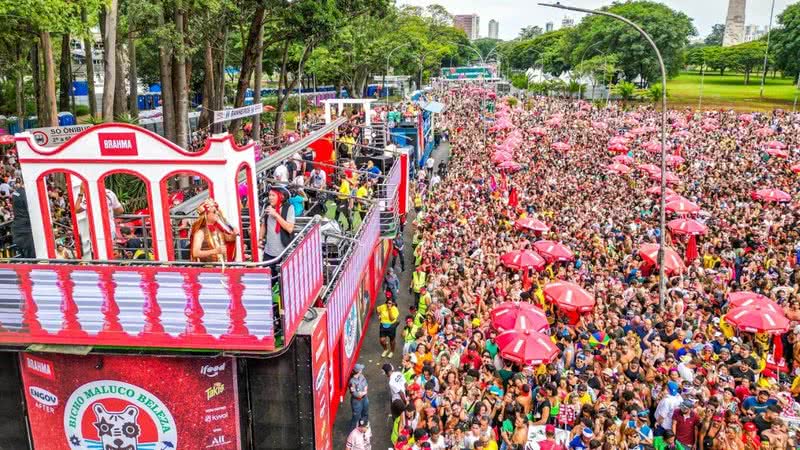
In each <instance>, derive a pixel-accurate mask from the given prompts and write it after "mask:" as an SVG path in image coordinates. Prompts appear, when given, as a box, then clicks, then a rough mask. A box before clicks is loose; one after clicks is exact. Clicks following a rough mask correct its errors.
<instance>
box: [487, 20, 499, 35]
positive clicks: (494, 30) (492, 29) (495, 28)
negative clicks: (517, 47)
mask: <svg viewBox="0 0 800 450" xmlns="http://www.w3.org/2000/svg"><path fill="white" fill-rule="evenodd" d="M499 31H500V22H498V21H496V20H494V19H492V20H490V21H489V39H497V35H498V33H499Z"/></svg>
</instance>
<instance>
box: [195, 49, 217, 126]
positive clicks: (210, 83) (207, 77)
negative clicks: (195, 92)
mask: <svg viewBox="0 0 800 450" xmlns="http://www.w3.org/2000/svg"><path fill="white" fill-rule="evenodd" d="M204 45H205V48H204V51H203V74H204V76H203V109H202V110H201V111H200V120H199V122H198V127H199V128H205V127H207V126H208V124H210V123H211V120H213V118H214V115H213V113H212V109H213V108H214V102H215V99H214V88H215V86H216V84H215V83H214V51H213V49H212V48H211V38H210V37H209V38H207V39H206V41H205V43H204Z"/></svg>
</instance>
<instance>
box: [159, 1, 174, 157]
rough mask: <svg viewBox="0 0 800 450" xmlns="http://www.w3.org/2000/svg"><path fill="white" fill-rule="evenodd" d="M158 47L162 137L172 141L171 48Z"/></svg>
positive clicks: (161, 14) (161, 21)
mask: <svg viewBox="0 0 800 450" xmlns="http://www.w3.org/2000/svg"><path fill="white" fill-rule="evenodd" d="M164 3H165V2H164V1H162V2H161V11H160V12H159V14H158V26H159V28H161V27H163V26H164V17H165V16H166V8H165V5H164ZM162 44H165V45H162V46H160V47H159V48H158V62H159V68H160V71H161V117H162V125H163V128H164V137H165V138H167V139H168V140H170V141H172V142H176V140H175V97H174V96H173V94H172V48H171V47H168V46H167V45H166V43H162Z"/></svg>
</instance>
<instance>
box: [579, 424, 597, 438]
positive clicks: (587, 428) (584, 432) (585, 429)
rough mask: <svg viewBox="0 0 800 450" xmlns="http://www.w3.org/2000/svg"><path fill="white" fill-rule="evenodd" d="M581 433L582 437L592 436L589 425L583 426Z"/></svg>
mask: <svg viewBox="0 0 800 450" xmlns="http://www.w3.org/2000/svg"><path fill="white" fill-rule="evenodd" d="M581 434H582V435H583V437H587V438H590V437H592V436H594V432H593V431H592V429H591V428H589V427H585V428H584V429H583V431H582V432H581Z"/></svg>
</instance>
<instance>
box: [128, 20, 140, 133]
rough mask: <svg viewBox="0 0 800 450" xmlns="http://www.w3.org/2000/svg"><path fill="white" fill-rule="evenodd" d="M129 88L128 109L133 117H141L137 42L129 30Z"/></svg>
mask: <svg viewBox="0 0 800 450" xmlns="http://www.w3.org/2000/svg"><path fill="white" fill-rule="evenodd" d="M128 26H130V25H128ZM128 88H129V89H130V92H131V93H130V97H128V98H129V100H130V101H129V103H128V105H129V106H128V109H129V110H130V113H131V116H133V118H138V117H139V76H138V73H137V70H136V42H135V39H134V38H133V33H132V32H130V31H128Z"/></svg>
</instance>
